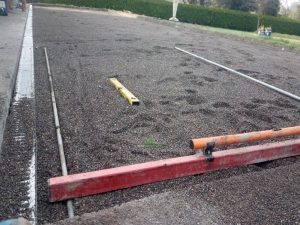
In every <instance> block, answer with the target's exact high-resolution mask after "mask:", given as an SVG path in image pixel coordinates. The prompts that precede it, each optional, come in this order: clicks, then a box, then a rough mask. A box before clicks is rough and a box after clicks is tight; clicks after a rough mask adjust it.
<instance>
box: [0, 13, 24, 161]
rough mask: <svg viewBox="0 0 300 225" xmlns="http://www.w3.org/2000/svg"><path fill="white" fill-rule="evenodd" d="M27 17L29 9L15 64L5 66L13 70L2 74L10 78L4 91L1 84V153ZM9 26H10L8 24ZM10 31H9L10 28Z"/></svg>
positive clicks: (17, 44) (0, 76) (1, 75)
mask: <svg viewBox="0 0 300 225" xmlns="http://www.w3.org/2000/svg"><path fill="white" fill-rule="evenodd" d="M7 19H9V17H7ZM27 19H28V10H27V11H26V19H25V23H24V24H23V26H22V30H21V33H22V39H21V41H20V42H19V43H15V46H17V54H16V57H15V61H13V62H11V64H13V65H11V66H10V67H9V66H7V65H5V68H13V71H12V72H11V70H9V69H6V70H4V71H3V73H1V74H0V78H1V79H0V80H2V79H8V81H7V86H6V87H3V88H4V91H2V92H1V86H0V102H1V104H0V154H1V152H2V142H3V136H4V130H5V124H6V120H7V117H8V115H9V108H10V105H11V101H12V96H13V93H14V87H15V83H16V77H17V73H18V68H19V62H20V57H21V52H22V45H23V40H24V32H25V27H26V23H27ZM7 27H10V26H7ZM8 32H9V29H8ZM8 32H7V33H8ZM8 35H12V36H14V35H15V32H11V34H8ZM7 40H8V39H7ZM10 40H11V39H10ZM17 41H18V40H17ZM17 41H16V42H17ZM0 47H1V46H0ZM0 56H1V55H0ZM9 73H11V76H9V75H7V74H9ZM3 77H5V78H3ZM3 83H5V82H3ZM0 156H1V155H0Z"/></svg>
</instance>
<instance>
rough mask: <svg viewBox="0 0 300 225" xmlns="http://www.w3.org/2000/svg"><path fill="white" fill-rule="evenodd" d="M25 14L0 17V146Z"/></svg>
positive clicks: (19, 50)
mask: <svg viewBox="0 0 300 225" xmlns="http://www.w3.org/2000/svg"><path fill="white" fill-rule="evenodd" d="M27 14H28V11H26V12H22V11H21V10H20V9H14V10H13V11H12V12H11V13H9V15H8V16H1V17H0V27H1V28H5V29H3V30H5V32H1V38H0V146H1V145H2V140H3V133H4V128H5V123H6V119H7V116H8V112H9V107H10V102H11V98H12V93H13V89H14V84H15V80H16V75H17V70H18V64H19V58H20V52H21V46H22V41H23V35H24V28H25V24H26V19H27ZM1 30H2V29H1ZM0 153H1V150H0Z"/></svg>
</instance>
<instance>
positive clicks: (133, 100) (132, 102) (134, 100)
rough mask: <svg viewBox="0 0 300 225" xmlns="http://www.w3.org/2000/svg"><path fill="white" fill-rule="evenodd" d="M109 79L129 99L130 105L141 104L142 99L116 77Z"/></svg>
mask: <svg viewBox="0 0 300 225" xmlns="http://www.w3.org/2000/svg"><path fill="white" fill-rule="evenodd" d="M109 81H110V82H111V83H112V84H113V85H114V86H115V88H116V89H117V90H118V91H119V92H120V93H121V96H123V97H124V98H126V99H127V101H128V103H129V104H130V105H139V104H140V101H139V100H138V99H137V98H136V97H135V96H134V95H133V94H132V93H131V92H130V91H128V89H127V88H125V87H124V86H123V85H122V84H121V83H120V82H119V81H118V80H117V79H116V78H109Z"/></svg>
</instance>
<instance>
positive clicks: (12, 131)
mask: <svg viewBox="0 0 300 225" xmlns="http://www.w3.org/2000/svg"><path fill="white" fill-rule="evenodd" d="M12 103H13V104H12V105H11V107H10V113H9V117H8V119H7V121H6V126H5V133H4V139H3V143H2V153H1V158H0V164H1V175H0V183H1V185H0V193H1V195H0V221H1V220H4V219H8V218H16V217H20V216H22V217H25V218H27V219H31V217H30V216H31V210H30V209H29V197H28V194H29V193H28V184H29V183H28V179H29V171H28V168H29V166H30V160H31V159H32V155H33V148H34V147H35V139H36V138H35V114H34V110H33V109H34V100H33V99H27V98H23V99H21V100H20V101H17V102H16V101H15V100H14V101H13V102H12Z"/></svg>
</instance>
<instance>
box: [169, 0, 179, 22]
mask: <svg viewBox="0 0 300 225" xmlns="http://www.w3.org/2000/svg"><path fill="white" fill-rule="evenodd" d="M178 2H179V0H173V16H172V17H171V18H170V19H169V20H171V21H175V22H178V21H179V20H178V19H177V18H176V13H177V7H178Z"/></svg>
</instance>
